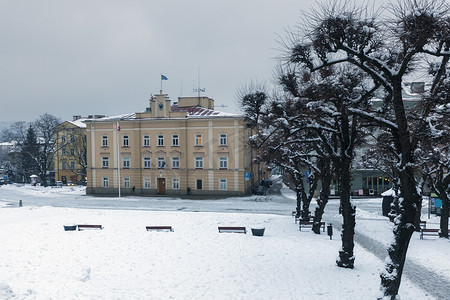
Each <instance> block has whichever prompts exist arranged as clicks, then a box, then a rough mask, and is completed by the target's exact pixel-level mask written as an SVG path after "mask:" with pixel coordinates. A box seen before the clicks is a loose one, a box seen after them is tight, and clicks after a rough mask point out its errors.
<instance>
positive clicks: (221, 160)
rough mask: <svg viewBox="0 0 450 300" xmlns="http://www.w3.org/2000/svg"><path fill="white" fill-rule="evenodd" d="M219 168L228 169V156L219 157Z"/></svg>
mask: <svg viewBox="0 0 450 300" xmlns="http://www.w3.org/2000/svg"><path fill="white" fill-rule="evenodd" d="M219 169H228V157H219Z"/></svg>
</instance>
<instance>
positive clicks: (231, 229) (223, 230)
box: [218, 226, 247, 234]
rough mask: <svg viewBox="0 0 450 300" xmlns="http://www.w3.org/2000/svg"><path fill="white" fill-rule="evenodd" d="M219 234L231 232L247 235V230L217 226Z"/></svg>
mask: <svg viewBox="0 0 450 300" xmlns="http://www.w3.org/2000/svg"><path fill="white" fill-rule="evenodd" d="M218 229H219V232H220V233H222V232H232V233H244V234H245V233H247V229H246V228H245V227H238V226H219V227H218Z"/></svg>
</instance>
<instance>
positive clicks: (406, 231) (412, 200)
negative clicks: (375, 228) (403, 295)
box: [380, 168, 422, 300]
mask: <svg viewBox="0 0 450 300" xmlns="http://www.w3.org/2000/svg"><path fill="white" fill-rule="evenodd" d="M408 169H409V168H405V171H403V172H402V173H401V174H400V183H401V186H400V193H401V194H400V197H401V198H400V199H399V211H400V215H399V216H398V217H397V218H396V219H395V220H396V223H395V225H394V230H393V232H394V241H393V242H392V244H391V245H390V247H389V248H388V255H389V259H387V260H386V266H385V268H386V269H385V270H384V271H383V272H382V273H381V275H380V277H381V288H382V290H383V294H384V296H387V297H390V298H389V299H392V300H394V299H396V296H397V294H398V290H399V288H400V283H401V279H402V274H403V268H404V265H405V259H406V253H407V251H408V246H409V241H410V239H411V236H412V234H413V233H414V230H415V229H416V228H417V227H418V226H419V218H420V210H419V209H417V208H420V207H421V203H422V197H421V196H420V195H419V194H417V190H416V182H415V179H414V175H413V172H412V170H408Z"/></svg>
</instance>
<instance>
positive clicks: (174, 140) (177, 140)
mask: <svg viewBox="0 0 450 300" xmlns="http://www.w3.org/2000/svg"><path fill="white" fill-rule="evenodd" d="M172 146H173V147H178V146H180V135H178V134H172Z"/></svg>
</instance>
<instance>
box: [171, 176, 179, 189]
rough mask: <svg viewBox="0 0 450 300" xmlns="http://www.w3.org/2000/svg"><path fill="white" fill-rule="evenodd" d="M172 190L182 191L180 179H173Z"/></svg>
mask: <svg viewBox="0 0 450 300" xmlns="http://www.w3.org/2000/svg"><path fill="white" fill-rule="evenodd" d="M172 189H174V190H179V189H180V178H172Z"/></svg>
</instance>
